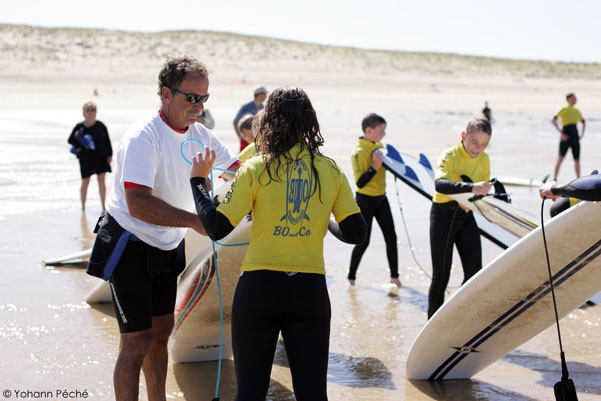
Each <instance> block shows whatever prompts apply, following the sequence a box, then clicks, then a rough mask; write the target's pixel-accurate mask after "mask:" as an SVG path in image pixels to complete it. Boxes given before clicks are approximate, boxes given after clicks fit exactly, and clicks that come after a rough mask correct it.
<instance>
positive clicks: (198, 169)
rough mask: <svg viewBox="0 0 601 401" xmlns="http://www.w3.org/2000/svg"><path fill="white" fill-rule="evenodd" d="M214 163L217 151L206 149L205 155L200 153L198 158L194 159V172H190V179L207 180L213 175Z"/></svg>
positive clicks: (197, 155)
mask: <svg viewBox="0 0 601 401" xmlns="http://www.w3.org/2000/svg"><path fill="white" fill-rule="evenodd" d="M213 163H215V151H214V150H213V149H211V148H207V147H205V151H204V155H203V153H202V152H198V153H197V154H196V156H194V157H192V170H191V171H190V178H194V177H203V178H207V177H208V176H209V174H211V169H212V168H213Z"/></svg>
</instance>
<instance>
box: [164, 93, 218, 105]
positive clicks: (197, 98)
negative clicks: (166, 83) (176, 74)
mask: <svg viewBox="0 0 601 401" xmlns="http://www.w3.org/2000/svg"><path fill="white" fill-rule="evenodd" d="M171 91H172V92H173V93H178V92H179V93H181V94H182V95H184V96H185V97H186V100H187V101H189V102H190V103H192V104H196V103H199V102H202V103H206V102H207V100H209V94H208V93H207V94H206V95H196V94H194V93H186V92H182V91H180V90H179V89H171Z"/></svg>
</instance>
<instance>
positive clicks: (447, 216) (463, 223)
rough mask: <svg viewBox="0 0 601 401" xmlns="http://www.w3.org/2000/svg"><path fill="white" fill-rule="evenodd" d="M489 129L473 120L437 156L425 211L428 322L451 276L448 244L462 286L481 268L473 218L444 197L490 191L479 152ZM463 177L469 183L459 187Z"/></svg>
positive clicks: (483, 122) (485, 123)
mask: <svg viewBox="0 0 601 401" xmlns="http://www.w3.org/2000/svg"><path fill="white" fill-rule="evenodd" d="M491 135H492V129H491V126H490V123H489V122H488V121H487V120H485V119H483V118H474V119H472V120H471V121H470V122H469V123H468V124H467V128H466V129H465V131H464V132H462V133H461V141H460V142H459V143H458V144H457V145H455V146H453V147H452V148H449V149H446V150H445V151H444V152H442V155H441V156H440V159H439V161H438V167H437V169H436V175H435V176H434V184H435V186H436V193H435V194H434V197H433V198H432V209H431V210H430V252H431V256H432V283H431V285H430V291H429V293H428V319H429V318H430V317H432V315H433V314H434V313H435V312H436V311H437V310H438V308H440V307H441V306H442V304H443V302H444V293H445V290H446V288H447V284H448V282H449V277H450V274H451V264H452V261H453V244H455V246H456V247H457V251H458V252H459V257H460V258H461V264H462V267H463V274H464V279H463V282H464V283H465V282H466V281H467V280H469V279H470V278H471V277H472V276H473V275H474V274H476V273H477V272H478V271H479V270H480V269H481V268H482V245H481V242H480V232H479V230H478V226H477V225H476V220H475V219H474V214H473V213H472V212H471V211H470V210H469V209H468V208H467V207H465V206H463V205H461V204H460V203H457V202H456V201H454V200H453V198H451V197H450V196H448V195H447V194H455V193H463V192H473V193H474V194H476V195H486V194H487V193H488V191H490V188H491V186H492V183H490V182H489V180H490V161H489V159H488V155H487V154H486V153H484V150H485V149H486V147H487V146H488V143H489V141H490V137H491ZM461 176H467V177H469V178H470V179H471V181H472V182H469V183H468V182H463V180H462V178H461Z"/></svg>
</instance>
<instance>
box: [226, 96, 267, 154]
mask: <svg viewBox="0 0 601 401" xmlns="http://www.w3.org/2000/svg"><path fill="white" fill-rule="evenodd" d="M254 95H255V98H254V100H251V101H250V102H248V103H246V104H244V105H242V107H240V110H238V114H236V117H235V118H234V130H235V131H236V135H238V138H240V151H242V149H244V148H245V147H247V146H248V142H246V141H245V140H244V139H242V132H241V131H240V128H238V121H240V119H241V118H242V117H244V116H245V115H246V114H252V115H253V116H254V115H255V114H257V113H258V112H259V111H260V110H263V102H264V101H265V99H266V98H267V89H265V87H264V86H257V87H256V88H255V90H254Z"/></svg>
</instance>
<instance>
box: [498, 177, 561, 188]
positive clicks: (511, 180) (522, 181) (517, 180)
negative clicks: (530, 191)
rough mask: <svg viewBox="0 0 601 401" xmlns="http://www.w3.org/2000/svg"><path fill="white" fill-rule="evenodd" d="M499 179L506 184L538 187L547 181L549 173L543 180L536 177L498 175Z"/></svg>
mask: <svg viewBox="0 0 601 401" xmlns="http://www.w3.org/2000/svg"><path fill="white" fill-rule="evenodd" d="M497 179H498V180H499V181H500V182H502V183H503V185H505V186H514V187H530V188H538V187H540V186H541V185H543V184H544V183H545V182H547V180H548V179H549V176H548V175H547V176H546V177H545V178H543V179H542V180H537V179H536V178H523V177H511V176H497Z"/></svg>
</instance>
